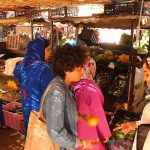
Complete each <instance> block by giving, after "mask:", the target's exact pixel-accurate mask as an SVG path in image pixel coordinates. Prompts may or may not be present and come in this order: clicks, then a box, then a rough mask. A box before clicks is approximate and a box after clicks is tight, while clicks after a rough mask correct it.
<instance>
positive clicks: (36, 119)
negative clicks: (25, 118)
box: [24, 83, 60, 150]
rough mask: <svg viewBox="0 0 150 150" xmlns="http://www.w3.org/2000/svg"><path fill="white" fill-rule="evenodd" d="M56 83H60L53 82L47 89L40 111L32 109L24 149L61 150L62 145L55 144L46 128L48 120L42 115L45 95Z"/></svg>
mask: <svg viewBox="0 0 150 150" xmlns="http://www.w3.org/2000/svg"><path fill="white" fill-rule="evenodd" d="M56 84H58V83H53V84H52V85H50V86H49V87H48V88H47V89H46V91H45V93H44V95H43V97H42V102H41V108H40V111H39V112H36V111H31V113H30V119H29V124H28V131H27V137H26V142H25V148H24V150H60V146H59V145H58V144H55V143H54V142H53V141H52V139H51V138H50V137H49V136H48V133H47V130H46V122H45V119H44V117H43V116H42V106H43V102H44V99H45V95H46V93H47V92H48V90H49V89H50V88H51V87H52V86H54V85H56ZM59 86H60V84H59Z"/></svg>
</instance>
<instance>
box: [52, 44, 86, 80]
mask: <svg viewBox="0 0 150 150" xmlns="http://www.w3.org/2000/svg"><path fill="white" fill-rule="evenodd" d="M87 50H88V48H87V46H86V45H81V44H80V45H75V46H73V45H70V44H68V43H67V44H65V45H63V46H58V47H56V49H55V53H54V55H53V59H52V67H53V71H54V73H55V74H56V75H59V76H61V77H62V78H63V79H64V78H65V72H66V71H73V69H74V68H75V67H80V66H83V65H84V63H85V61H86V58H87V55H86V52H87Z"/></svg>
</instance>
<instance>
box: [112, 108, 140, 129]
mask: <svg viewBox="0 0 150 150" xmlns="http://www.w3.org/2000/svg"><path fill="white" fill-rule="evenodd" d="M139 119H140V118H139V115H138V114H136V113H134V112H130V111H128V110H123V109H118V110H117V111H116V112H115V113H114V116H113V118H112V120H111V122H110V128H111V130H113V129H114V128H115V127H116V124H117V123H118V122H120V120H125V121H128V122H129V121H130V122H131V121H138V120H139Z"/></svg>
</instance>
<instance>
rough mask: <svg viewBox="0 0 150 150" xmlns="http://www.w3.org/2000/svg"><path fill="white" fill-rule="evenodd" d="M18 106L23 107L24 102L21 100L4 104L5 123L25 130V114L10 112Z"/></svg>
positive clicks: (16, 128)
mask: <svg viewBox="0 0 150 150" xmlns="http://www.w3.org/2000/svg"><path fill="white" fill-rule="evenodd" d="M16 107H22V104H21V103H19V102H11V103H9V104H7V105H4V106H3V115H4V123H5V125H7V126H9V127H11V128H13V129H15V130H18V131H21V132H22V130H23V116H22V114H19V113H17V112H16V113H15V112H10V111H12V110H14V109H15V108H16Z"/></svg>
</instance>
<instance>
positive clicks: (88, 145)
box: [79, 138, 99, 149]
mask: <svg viewBox="0 0 150 150" xmlns="http://www.w3.org/2000/svg"><path fill="white" fill-rule="evenodd" d="M98 142H99V139H98V138H97V139H88V140H80V145H79V147H82V148H83V149H92V148H94V147H95V146H96V145H97V144H98Z"/></svg>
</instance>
